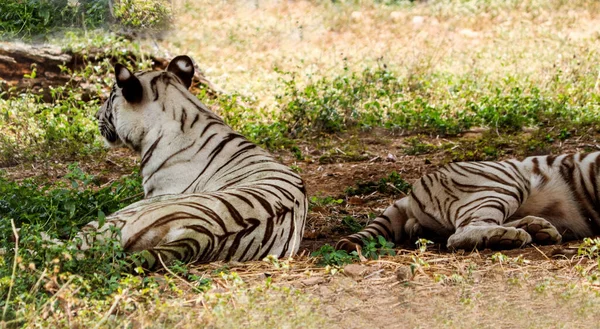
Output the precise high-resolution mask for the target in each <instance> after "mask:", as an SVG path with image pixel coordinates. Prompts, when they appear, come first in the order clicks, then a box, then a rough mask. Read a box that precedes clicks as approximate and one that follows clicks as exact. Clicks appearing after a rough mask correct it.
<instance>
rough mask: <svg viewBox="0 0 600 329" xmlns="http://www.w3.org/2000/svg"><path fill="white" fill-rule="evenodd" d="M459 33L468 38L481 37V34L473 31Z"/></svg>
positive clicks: (466, 30) (463, 30) (464, 30)
mask: <svg viewBox="0 0 600 329" xmlns="http://www.w3.org/2000/svg"><path fill="white" fill-rule="evenodd" d="M458 33H460V35H462V36H465V37H467V38H477V37H479V33H478V32H475V31H473V30H471V29H462V30H460V31H458Z"/></svg>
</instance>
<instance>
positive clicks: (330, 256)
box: [310, 244, 358, 267]
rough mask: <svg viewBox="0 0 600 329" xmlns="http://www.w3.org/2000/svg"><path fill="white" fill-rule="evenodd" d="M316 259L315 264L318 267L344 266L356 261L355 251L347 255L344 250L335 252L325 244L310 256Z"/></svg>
mask: <svg viewBox="0 0 600 329" xmlns="http://www.w3.org/2000/svg"><path fill="white" fill-rule="evenodd" d="M310 255H311V256H312V257H316V258H317V259H318V261H317V263H318V264H319V265H320V266H327V265H329V266H337V267H340V266H344V265H346V264H350V263H352V262H353V261H355V260H358V255H357V254H356V251H353V252H351V253H348V252H347V251H345V250H335V248H333V247H332V246H330V245H329V244H326V245H324V246H322V247H321V248H319V249H318V250H316V251H313V252H312V253H311V254H310Z"/></svg>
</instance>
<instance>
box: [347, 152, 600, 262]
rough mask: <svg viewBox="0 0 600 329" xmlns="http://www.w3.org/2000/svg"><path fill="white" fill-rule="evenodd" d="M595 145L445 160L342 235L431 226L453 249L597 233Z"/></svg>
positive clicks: (352, 240)
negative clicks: (578, 150) (564, 151)
mask: <svg viewBox="0 0 600 329" xmlns="http://www.w3.org/2000/svg"><path fill="white" fill-rule="evenodd" d="M599 163H600V152H595V153H590V154H571V155H560V156H535V157H529V158H526V159H524V160H523V161H517V160H507V161H499V162H461V163H451V164H448V165H446V166H444V167H442V168H440V169H439V170H438V171H436V172H434V173H431V174H428V175H425V176H423V177H422V178H421V179H419V180H418V181H417V182H416V183H415V184H414V186H413V191H412V193H411V195H410V196H408V197H406V198H404V199H401V200H399V201H397V202H396V203H395V204H394V205H392V206H391V207H389V208H388V209H386V210H385V211H384V213H383V214H382V215H380V216H379V217H377V218H376V219H375V220H374V221H373V223H371V224H369V225H368V226H367V227H366V228H365V230H363V231H362V232H359V233H357V234H354V235H350V236H348V237H346V238H344V239H342V240H341V241H340V242H339V243H338V248H342V249H347V250H353V249H354V248H356V246H359V245H360V244H361V243H362V240H364V239H367V238H369V237H375V236H377V235H382V236H384V237H386V238H389V239H391V240H393V241H396V242H402V241H405V240H408V239H411V238H415V237H417V236H419V235H422V234H430V235H431V234H433V235H434V236H436V237H439V238H441V239H447V245H448V247H449V248H453V249H473V248H487V247H489V248H511V247H520V246H522V245H525V244H527V243H530V242H532V241H533V242H537V243H557V242H559V241H561V240H562V239H565V240H570V239H580V238H583V237H587V236H592V235H595V234H600V213H599V210H600V203H599V200H600V195H599V192H598V191H599V189H600V188H599V184H600V175H599V174H598V164H599Z"/></svg>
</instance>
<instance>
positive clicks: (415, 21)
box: [412, 16, 425, 26]
mask: <svg viewBox="0 0 600 329" xmlns="http://www.w3.org/2000/svg"><path fill="white" fill-rule="evenodd" d="M424 22H425V17H423V16H415V17H413V19H412V23H413V25H415V26H421V25H423V23H424Z"/></svg>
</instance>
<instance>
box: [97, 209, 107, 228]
mask: <svg viewBox="0 0 600 329" xmlns="http://www.w3.org/2000/svg"><path fill="white" fill-rule="evenodd" d="M104 222H106V215H105V214H104V211H102V210H100V209H98V227H102V226H103V225H104Z"/></svg>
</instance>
